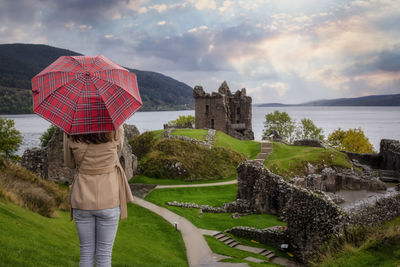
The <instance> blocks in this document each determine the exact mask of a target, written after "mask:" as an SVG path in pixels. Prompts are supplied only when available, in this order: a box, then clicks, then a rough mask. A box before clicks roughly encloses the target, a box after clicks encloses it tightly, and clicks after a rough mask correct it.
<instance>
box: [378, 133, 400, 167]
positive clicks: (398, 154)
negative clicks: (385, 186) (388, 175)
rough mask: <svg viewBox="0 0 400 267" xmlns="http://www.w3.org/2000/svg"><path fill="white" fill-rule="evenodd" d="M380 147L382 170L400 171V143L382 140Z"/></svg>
mask: <svg viewBox="0 0 400 267" xmlns="http://www.w3.org/2000/svg"><path fill="white" fill-rule="evenodd" d="M380 146H381V147H380V153H379V154H380V155H381V156H382V163H381V169H384V170H395V171H400V141H398V140H389V139H382V140H381V144H380Z"/></svg>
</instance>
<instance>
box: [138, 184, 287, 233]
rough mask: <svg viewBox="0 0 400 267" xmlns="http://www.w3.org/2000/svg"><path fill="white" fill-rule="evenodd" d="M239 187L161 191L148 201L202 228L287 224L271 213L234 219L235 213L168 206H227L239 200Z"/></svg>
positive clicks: (220, 228) (223, 228) (222, 229)
mask: <svg viewBox="0 0 400 267" xmlns="http://www.w3.org/2000/svg"><path fill="white" fill-rule="evenodd" d="M236 193H237V185H227V186H210V187H194V188H169V189H157V190H154V191H152V192H151V193H150V194H148V195H147V196H146V198H145V199H146V200H148V201H150V202H153V203H154V204H156V205H159V206H162V207H165V208H167V209H169V210H171V211H172V212H174V213H176V214H179V215H180V216H183V217H185V218H186V219H188V220H189V221H191V222H192V223H193V224H194V225H196V226H197V227H199V228H204V229H210V230H219V231H224V230H226V229H228V228H232V227H233V226H251V227H255V228H259V229H261V228H266V227H270V226H274V225H285V223H284V222H281V221H278V218H277V217H276V216H274V215H270V214H254V215H247V216H242V217H240V218H238V219H232V214H231V213H207V212H203V214H202V215H201V216H200V215H199V210H198V209H187V208H180V207H172V206H168V205H166V204H165V203H166V202H171V201H174V200H176V201H178V202H193V203H196V204H199V205H210V206H216V207H217V206H221V205H222V204H223V203H227V202H231V201H234V200H235V197H236Z"/></svg>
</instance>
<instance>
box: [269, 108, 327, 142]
mask: <svg viewBox="0 0 400 267" xmlns="http://www.w3.org/2000/svg"><path fill="white" fill-rule="evenodd" d="M272 131H277V132H278V133H279V134H280V135H281V136H282V138H283V139H284V140H286V141H288V142H290V143H291V142H293V141H294V140H296V139H317V140H321V141H323V140H324V135H323V134H322V128H318V127H317V126H316V125H315V124H314V122H313V121H312V120H310V119H307V118H304V119H302V120H301V121H300V123H297V122H296V120H293V119H292V118H291V117H290V116H289V114H287V113H286V112H280V111H278V110H275V111H274V112H273V113H268V114H267V115H265V122H264V133H263V135H264V136H268V135H269V134H271V132H272Z"/></svg>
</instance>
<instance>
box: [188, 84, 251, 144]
mask: <svg viewBox="0 0 400 267" xmlns="http://www.w3.org/2000/svg"><path fill="white" fill-rule="evenodd" d="M193 97H194V99H195V127H196V129H215V130H218V131H222V132H224V133H226V134H228V135H230V136H232V137H235V138H237V139H240V140H254V133H253V131H252V122H251V116H252V109H251V97H250V96H246V89H245V88H243V89H242V90H237V91H236V93H235V94H232V93H231V91H230V90H229V87H228V84H227V83H226V82H225V81H224V82H223V83H222V84H221V86H220V87H219V89H218V93H216V92H212V93H211V94H208V93H205V92H204V90H203V87H201V86H196V87H195V88H194V90H193Z"/></svg>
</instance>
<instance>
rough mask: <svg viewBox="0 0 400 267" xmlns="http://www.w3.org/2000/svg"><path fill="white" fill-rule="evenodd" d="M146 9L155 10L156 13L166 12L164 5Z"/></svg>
mask: <svg viewBox="0 0 400 267" xmlns="http://www.w3.org/2000/svg"><path fill="white" fill-rule="evenodd" d="M148 9H153V10H156V11H157V12H158V13H162V12H164V11H166V10H167V6H166V5H165V4H162V5H154V6H149V7H148Z"/></svg>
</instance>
